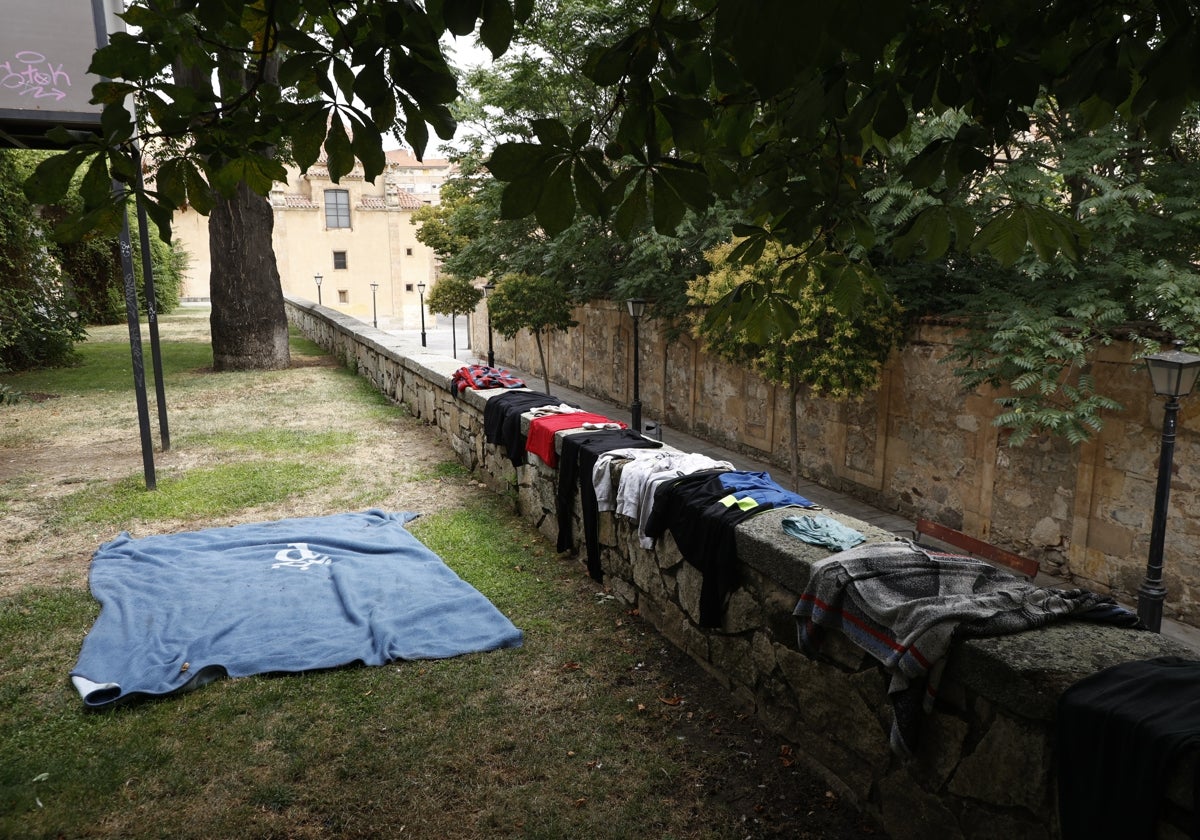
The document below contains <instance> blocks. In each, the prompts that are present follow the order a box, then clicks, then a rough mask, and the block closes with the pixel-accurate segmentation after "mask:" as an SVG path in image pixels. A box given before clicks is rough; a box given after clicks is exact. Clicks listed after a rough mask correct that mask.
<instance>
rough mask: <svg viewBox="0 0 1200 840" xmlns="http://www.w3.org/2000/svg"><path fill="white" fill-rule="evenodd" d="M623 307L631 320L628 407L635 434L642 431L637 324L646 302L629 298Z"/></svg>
mask: <svg viewBox="0 0 1200 840" xmlns="http://www.w3.org/2000/svg"><path fill="white" fill-rule="evenodd" d="M625 305H626V306H628V307H629V314H630V316H632V318H633V403H632V404H631V405H630V406H629V414H630V421H631V422H630V425H631V426H632V427H633V430H634V431H635V432H639V433H640V432H641V431H642V398H641V396H640V395H639V394H638V387H639V385H640V384H641V383H640V382H639V380H640V379H641V368H640V367H639V364H640V361H641V360H640V358H639V356H640V355H641V354H640V352H639V347H638V322H639V321H641V319H642V316H643V315H644V314H646V301H645V300H643V299H642V298H629V299H628V300H626V301H625Z"/></svg>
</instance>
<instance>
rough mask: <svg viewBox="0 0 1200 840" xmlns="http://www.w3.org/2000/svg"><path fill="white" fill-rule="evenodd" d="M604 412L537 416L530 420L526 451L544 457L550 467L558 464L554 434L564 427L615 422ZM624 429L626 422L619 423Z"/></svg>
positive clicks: (572, 427) (571, 427) (576, 412)
mask: <svg viewBox="0 0 1200 840" xmlns="http://www.w3.org/2000/svg"><path fill="white" fill-rule="evenodd" d="M615 422H616V421H615V420H610V419H609V418H607V417H605V416H604V415H602V414H590V413H588V412H586V411H574V412H572V413H570V414H548V415H546V416H545V417H535V418H533V419H532V420H531V421H529V440H528V441H527V442H526V443H525V451H526V452H532V453H533V454H534V455H536V456H538V457H539V458H541V459H542V461H543V462H544V463H545V464H546V466H548V467H556V466H558V453H557V452H555V451H554V435H555V433H556V432H561V431H562V430H563V429H578V428H579V427H581V426H582V425H583V424H584V423H615ZM617 425H618V426H619V427H620V428H622V429H624V428H625V424H624V423H617Z"/></svg>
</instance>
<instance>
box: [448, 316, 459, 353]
mask: <svg viewBox="0 0 1200 840" xmlns="http://www.w3.org/2000/svg"><path fill="white" fill-rule="evenodd" d="M455 320H456V316H455V314H454V313H453V312H451V313H450V355H451V356H453V357H454V359H455V361H457V360H458V327H457V326H455V324H454V322H455Z"/></svg>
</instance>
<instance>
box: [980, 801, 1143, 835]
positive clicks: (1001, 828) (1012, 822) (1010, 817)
mask: <svg viewBox="0 0 1200 840" xmlns="http://www.w3.org/2000/svg"><path fill="white" fill-rule="evenodd" d="M959 825H961V826H962V830H963V834H965V835H966V836H967V837H970V838H971V840H1013V838H1015V837H1019V838H1021V840H1050V838H1051V837H1053V836H1055V835H1053V834H1052V833H1051V829H1050V827H1049V826H1048V825H1047V824H1046V823H1045V822H1044V821H1042V820H1038V819H1033V818H1031V817H1029V816H1025V815H1021V814H1019V813H1013V812H1011V811H1004V810H1000V809H996V808H984V807H981V806H979V805H978V804H977V803H973V802H969V803H966V805H965V807H964V809H963V814H962V816H961V817H960V818H959ZM1159 837H1160V840H1162V835H1161V834H1160V835H1159Z"/></svg>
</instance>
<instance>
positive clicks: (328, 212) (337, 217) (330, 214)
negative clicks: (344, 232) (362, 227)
mask: <svg viewBox="0 0 1200 840" xmlns="http://www.w3.org/2000/svg"><path fill="white" fill-rule="evenodd" d="M325 227H326V228H348V227H350V191H349V190H325Z"/></svg>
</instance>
